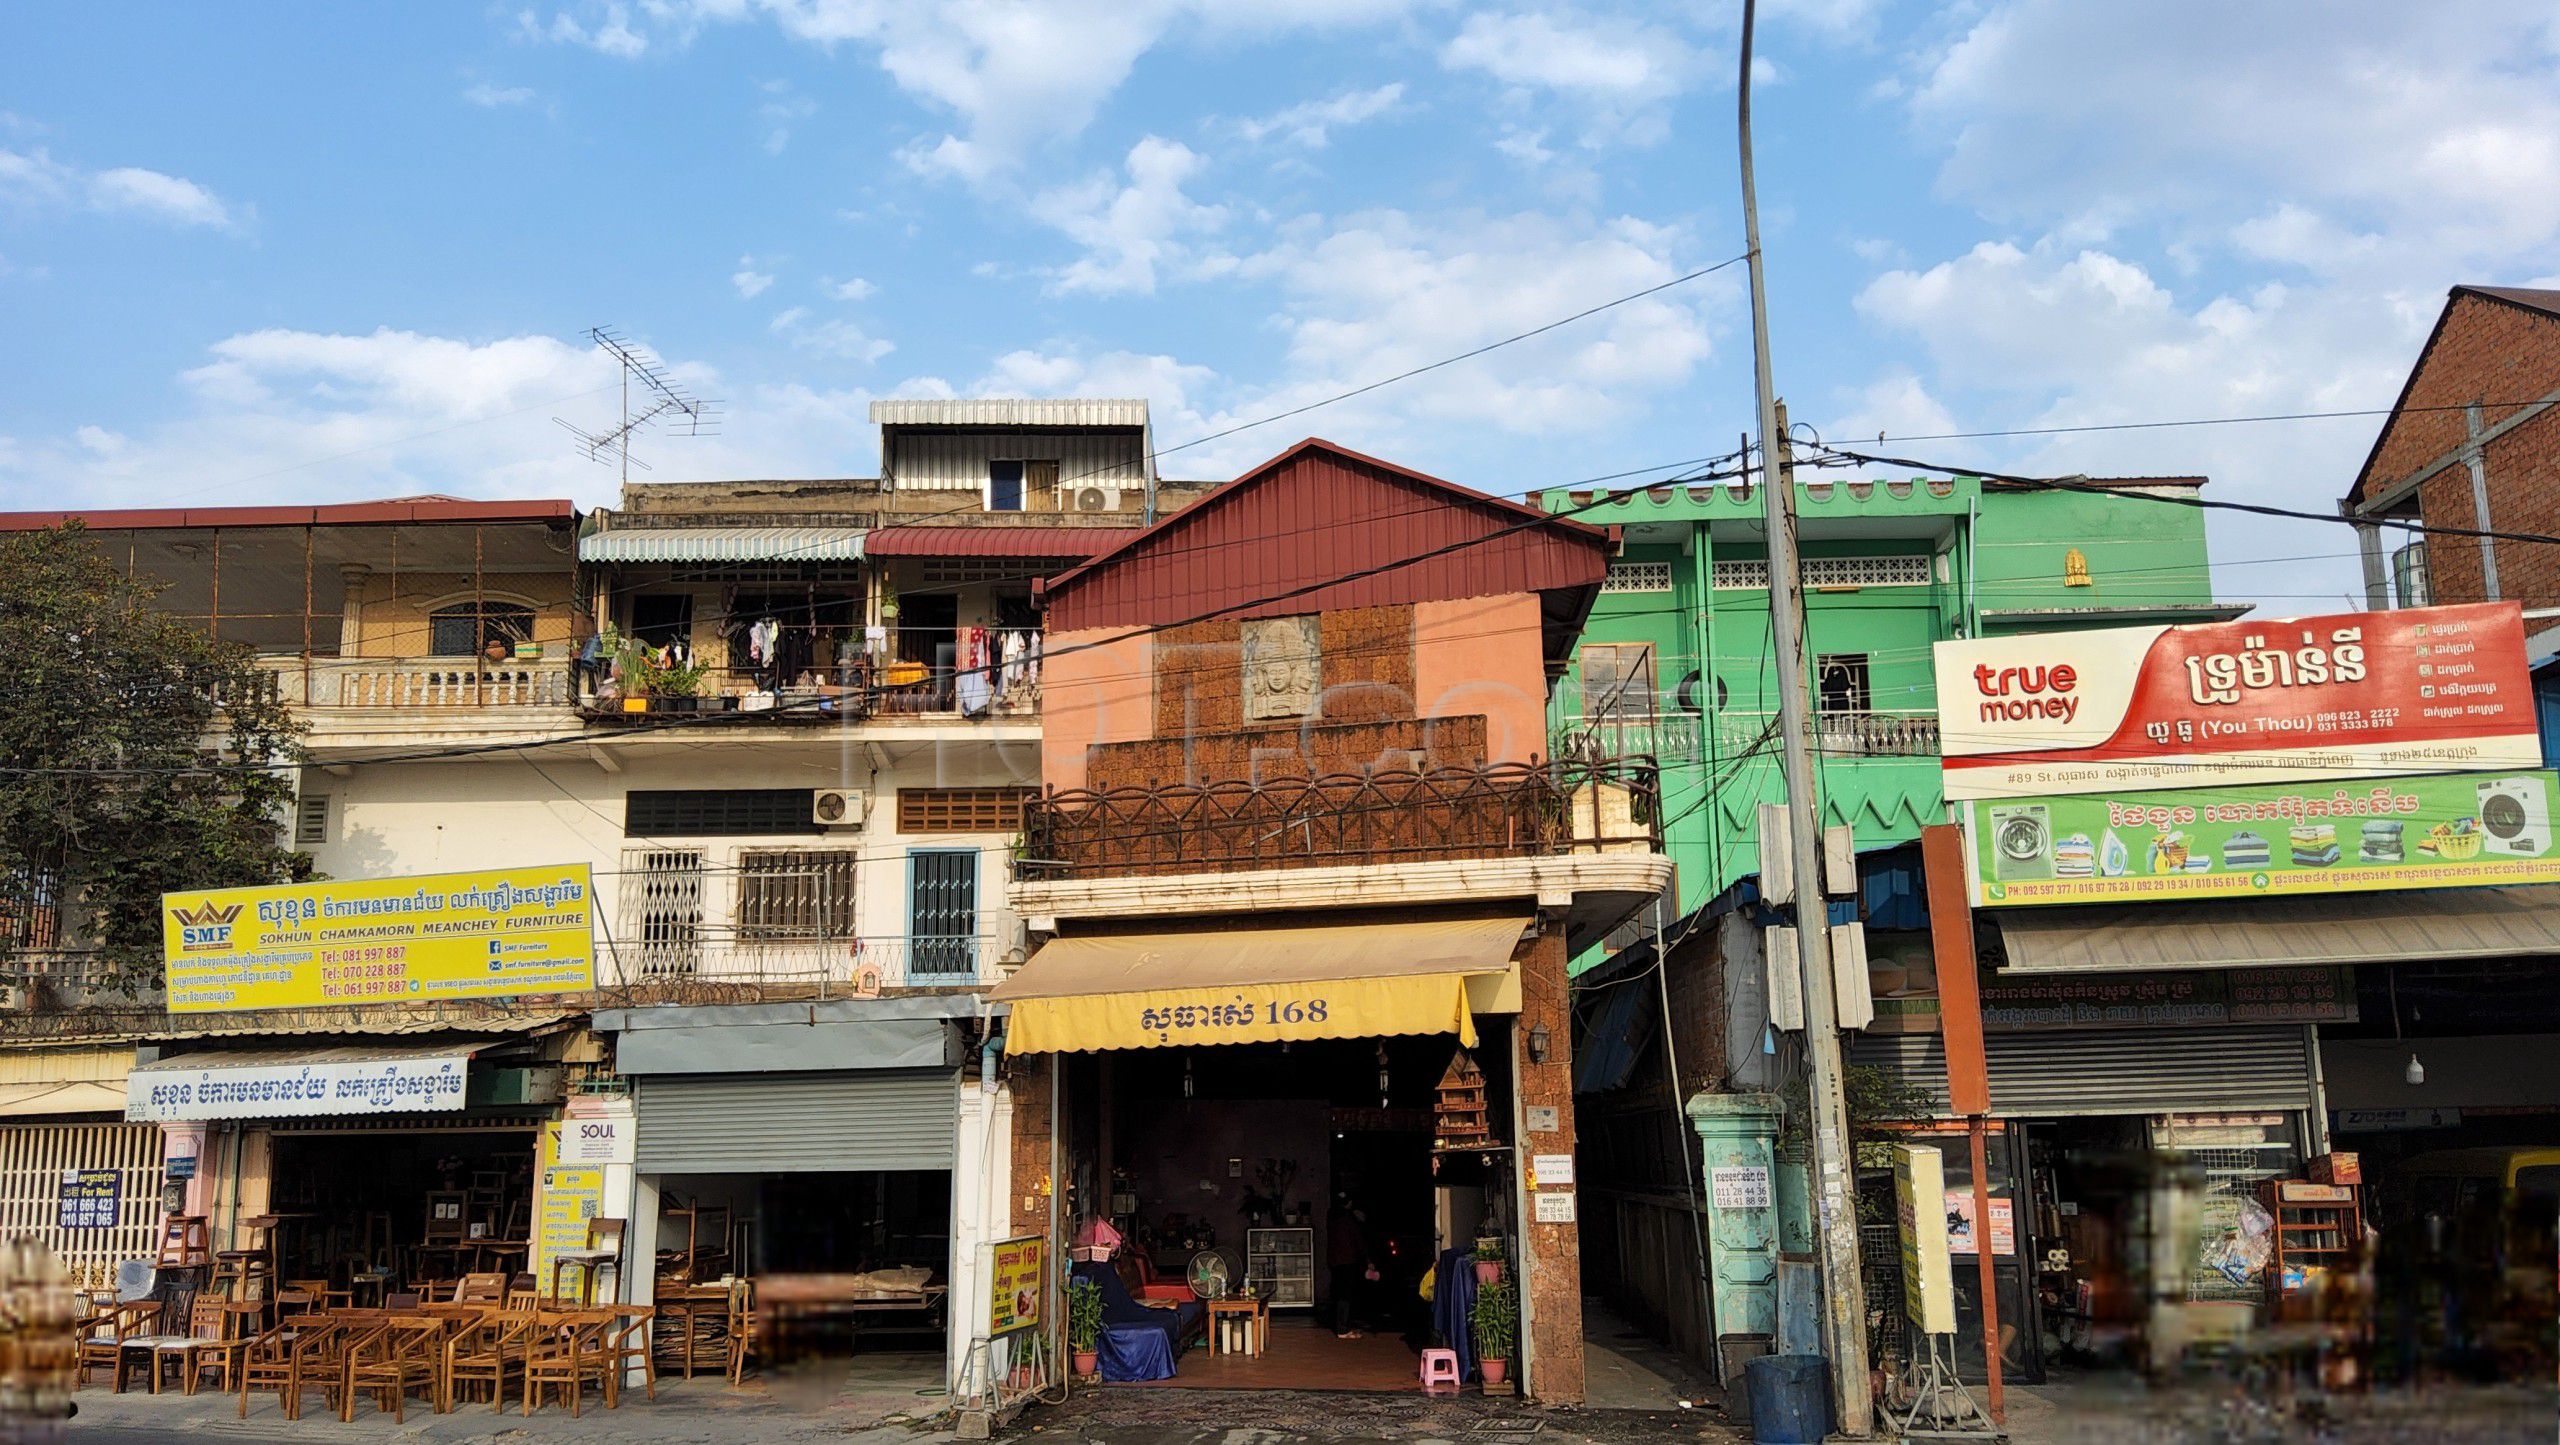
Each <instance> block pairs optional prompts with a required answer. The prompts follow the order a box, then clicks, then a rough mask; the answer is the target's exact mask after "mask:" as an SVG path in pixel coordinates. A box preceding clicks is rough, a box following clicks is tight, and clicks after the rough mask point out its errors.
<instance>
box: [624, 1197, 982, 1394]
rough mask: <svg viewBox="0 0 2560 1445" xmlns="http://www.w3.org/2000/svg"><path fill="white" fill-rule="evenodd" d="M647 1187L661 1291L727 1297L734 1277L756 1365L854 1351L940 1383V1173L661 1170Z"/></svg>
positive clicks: (945, 1317) (944, 1272) (944, 1223)
mask: <svg viewBox="0 0 2560 1445" xmlns="http://www.w3.org/2000/svg"><path fill="white" fill-rule="evenodd" d="M656 1184H657V1198H658V1232H657V1244H658V1253H657V1259H656V1262H655V1263H656V1274H655V1279H656V1285H655V1289H656V1292H657V1294H658V1295H659V1296H661V1297H662V1298H665V1299H667V1300H670V1301H682V1302H688V1303H690V1302H694V1301H696V1300H697V1299H698V1298H709V1297H711V1296H714V1295H717V1296H720V1297H722V1298H725V1297H726V1294H727V1291H728V1288H729V1286H730V1285H731V1283H733V1282H735V1281H737V1280H740V1279H743V1280H745V1281H746V1283H747V1286H748V1287H749V1289H750V1290H751V1291H752V1299H753V1307H754V1309H755V1311H756V1314H757V1318H758V1319H759V1321H760V1322H761V1323H762V1325H763V1327H764V1337H763V1342H762V1343H761V1344H760V1346H759V1348H760V1349H761V1350H762V1351H763V1353H764V1356H765V1359H764V1360H762V1361H760V1363H766V1364H781V1365H789V1364H794V1363H797V1362H800V1361H803V1360H806V1359H809V1358H812V1357H829V1358H842V1357H843V1356H846V1355H850V1354H855V1353H859V1354H861V1355H862V1356H863V1357H864V1358H865V1359H866V1361H867V1362H868V1363H869V1364H870V1365H874V1366H878V1367H880V1368H882V1369H892V1368H895V1367H899V1366H901V1365H911V1366H912V1369H911V1371H910V1372H911V1373H914V1374H916V1375H918V1376H930V1377H933V1378H939V1377H940V1375H941V1373H942V1362H943V1357H944V1355H945V1353H946V1350H947V1333H948V1328H949V1318H950V1315H949V1309H948V1305H949V1294H948V1287H949V1283H950V1279H951V1175H950V1173H949V1171H947V1170H940V1169H894V1170H863V1171H843V1172H818V1173H808V1172H790V1173H769V1174H669V1175H660V1176H656ZM695 1312H696V1313H701V1312H702V1311H700V1310H696V1311H695ZM704 1329H705V1331H706V1332H708V1331H709V1329H710V1327H709V1325H708V1324H707V1323H706V1324H705V1326H704ZM910 1357H912V1358H910Z"/></svg>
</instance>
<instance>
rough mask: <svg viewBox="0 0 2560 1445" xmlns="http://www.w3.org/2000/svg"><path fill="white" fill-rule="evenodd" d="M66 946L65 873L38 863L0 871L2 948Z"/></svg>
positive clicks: (40, 950)
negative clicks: (63, 933) (63, 876)
mask: <svg viewBox="0 0 2560 1445" xmlns="http://www.w3.org/2000/svg"><path fill="white" fill-rule="evenodd" d="M61 946H62V874H61V872H60V870H58V869H55V868H52V867H47V866H35V867H25V868H13V869H10V870H8V871H6V872H0V951H15V950H24V951H26V952H29V953H50V952H52V951H53V950H54V949H57V948H60V947H61Z"/></svg>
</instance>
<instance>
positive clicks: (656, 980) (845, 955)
mask: <svg viewBox="0 0 2560 1445" xmlns="http://www.w3.org/2000/svg"><path fill="white" fill-rule="evenodd" d="M1019 947H1020V940H1019V939H1018V938H1007V937H1004V936H1002V935H999V934H991V933H976V934H956V935H949V936H906V935H898V936H887V937H884V936H881V935H877V934H865V935H862V936H859V937H843V938H794V939H774V940H770V941H750V940H745V939H737V938H717V939H712V938H685V939H668V938H656V939H642V940H631V939H620V940H616V941H614V942H611V943H606V944H604V945H602V946H600V947H599V948H598V949H597V950H596V987H597V988H598V989H599V990H603V991H605V992H607V993H608V994H612V993H613V992H615V991H617V990H639V991H641V992H643V993H663V994H666V995H668V996H669V997H671V998H675V999H678V1000H683V999H689V998H691V997H692V996H693V995H694V994H695V993H700V994H701V995H702V996H703V997H716V996H721V995H722V993H723V991H724V990H731V989H737V988H749V989H754V988H763V987H790V988H799V989H805V990H812V991H817V992H821V993H847V992H852V991H856V990H860V989H867V988H873V987H878V988H938V987H944V986H950V985H968V984H974V983H976V982H978V981H979V977H980V974H981V972H982V971H983V970H984V969H986V968H988V967H990V966H993V965H998V964H1002V963H1004V962H1005V961H1006V960H1007V959H1008V958H1013V959H1014V961H1019V958H1018V956H1017V955H1015V954H1014V953H1013V952H1012V950H1014V949H1016V948H1019Z"/></svg>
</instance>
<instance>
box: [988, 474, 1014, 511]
mask: <svg viewBox="0 0 2560 1445" xmlns="http://www.w3.org/2000/svg"><path fill="white" fill-rule="evenodd" d="M987 510H988V511H990V512H1019V511H1021V510H1022V463H1020V462H989V463H987Z"/></svg>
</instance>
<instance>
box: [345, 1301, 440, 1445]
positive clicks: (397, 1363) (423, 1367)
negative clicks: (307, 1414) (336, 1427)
mask: <svg viewBox="0 0 2560 1445" xmlns="http://www.w3.org/2000/svg"><path fill="white" fill-rule="evenodd" d="M450 1325H451V1322H450V1321H447V1320H443V1319H439V1318H437V1317H436V1316H434V1315H394V1316H393V1317H392V1318H390V1319H387V1320H384V1321H383V1322H382V1323H380V1324H378V1325H376V1326H374V1327H373V1328H372V1329H370V1330H367V1331H365V1332H363V1333H361V1334H358V1335H356V1336H354V1337H352V1338H351V1339H349V1340H348V1341H347V1347H346V1351H345V1353H344V1355H343V1356H342V1357H341V1359H340V1362H339V1370H340V1376H339V1379H340V1383H339V1386H338V1418H339V1419H340V1420H341V1421H350V1420H353V1419H355V1417H356V1395H357V1393H358V1392H360V1391H363V1392H370V1393H371V1394H372V1395H373V1397H374V1408H376V1409H377V1410H381V1411H384V1412H386V1413H388V1414H389V1415H390V1416H391V1418H392V1419H393V1420H396V1421H398V1422H400V1423H402V1424H406V1423H408V1419H409V1392H410V1391H411V1390H413V1389H423V1390H425V1391H426V1392H427V1400H428V1402H429V1403H430V1404H433V1403H434V1402H436V1401H440V1400H442V1399H443V1398H444V1386H443V1383H442V1381H443V1375H442V1373H441V1371H442V1369H443V1367H444V1341H445V1336H446V1335H447V1334H448V1333H449V1332H450Z"/></svg>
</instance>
